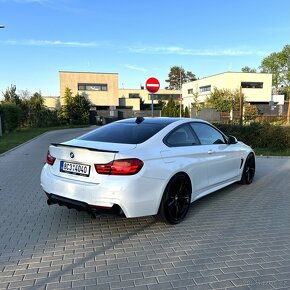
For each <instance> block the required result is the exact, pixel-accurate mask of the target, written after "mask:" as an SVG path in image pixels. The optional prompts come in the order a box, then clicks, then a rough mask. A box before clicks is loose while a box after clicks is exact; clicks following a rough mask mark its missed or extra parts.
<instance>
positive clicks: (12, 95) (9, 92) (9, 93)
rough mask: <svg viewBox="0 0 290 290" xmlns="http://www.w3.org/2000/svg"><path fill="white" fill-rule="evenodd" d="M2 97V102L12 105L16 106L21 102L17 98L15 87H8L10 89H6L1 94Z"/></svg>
mask: <svg viewBox="0 0 290 290" xmlns="http://www.w3.org/2000/svg"><path fill="white" fill-rule="evenodd" d="M2 95H3V97H4V102H9V103H13V104H16V105H19V104H20V102H21V100H20V98H19V96H18V95H17V94H16V86H15V85H10V88H9V87H8V88H7V89H6V91H5V92H4V93H3V92H2Z"/></svg>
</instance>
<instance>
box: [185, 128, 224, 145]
mask: <svg viewBox="0 0 290 290" xmlns="http://www.w3.org/2000/svg"><path fill="white" fill-rule="evenodd" d="M190 126H191V127H192V129H193V130H194V132H195V134H196V135H197V137H198V139H199V141H200V143H201V144H202V145H212V144H225V143H226V141H225V138H224V136H223V135H222V134H221V133H220V132H219V131H218V130H216V129H215V128H213V127H212V126H210V125H208V124H203V123H191V124H190Z"/></svg>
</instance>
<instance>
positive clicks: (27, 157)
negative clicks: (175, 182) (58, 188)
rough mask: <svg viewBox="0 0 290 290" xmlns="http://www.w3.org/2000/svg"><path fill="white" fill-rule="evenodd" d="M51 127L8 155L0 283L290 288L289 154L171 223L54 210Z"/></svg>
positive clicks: (2, 181) (0, 211)
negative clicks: (43, 179)
mask: <svg viewBox="0 0 290 290" xmlns="http://www.w3.org/2000/svg"><path fill="white" fill-rule="evenodd" d="M87 130H88V129H86V128H84V129H70V130H60V131H55V132H50V133H47V134H45V135H42V136H41V137H39V138H37V139H35V140H34V141H32V142H30V143H27V144H24V145H23V146H21V147H18V148H17V149H16V150H14V151H11V152H9V153H6V154H4V155H2V156H0V197H1V203H0V218H1V223H0V288H1V289H45V290H50V289H70V288H73V289H86V290H89V289H99V290H102V289H108V290H112V289H134V290H135V289H136V290H137V289H140V290H141V289H146V290H154V289H178V290H181V289H187V290H189V289H195V290H198V289H204V290H206V289H240V290H248V289H290V278H289V277H290V211H289V206H290V195H289V192H290V159H289V158H257V174H256V178H255V180H254V183H253V184H251V185H249V186H242V185H239V184H233V185H231V186H229V187H227V188H225V189H222V190H219V191H218V192H216V193H214V194H212V195H209V196H207V197H204V198H202V199H201V200H199V201H197V202H195V203H194V204H193V205H192V206H191V210H190V212H189V215H188V217H187V219H186V220H185V221H184V222H182V223H181V224H179V225H176V226H170V225H166V224H164V223H161V222H160V221H157V220H156V219H155V218H154V217H144V218H136V219H125V218H121V217H114V216H100V217H98V218H97V219H92V218H91V217H90V216H89V215H87V214H86V213H83V212H77V211H74V210H68V209H66V208H63V207H59V206H51V207H48V206H47V204H46V197H45V195H44V193H43V192H42V190H41V188H40V185H39V176H40V171H41V168H42V165H43V160H44V158H45V155H46V151H47V148H48V145H49V143H51V142H61V141H64V140H68V139H71V138H72V137H74V136H77V135H80V134H82V133H84V132H85V131H87Z"/></svg>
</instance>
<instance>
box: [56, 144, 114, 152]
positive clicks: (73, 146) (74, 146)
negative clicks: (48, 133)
mask: <svg viewBox="0 0 290 290" xmlns="http://www.w3.org/2000/svg"><path fill="white" fill-rule="evenodd" d="M51 145H52V146H55V147H58V146H63V147H70V148H80V149H87V150H90V151H96V152H107V153H119V151H114V150H105V149H95V148H90V147H83V146H76V145H68V144H61V143H51Z"/></svg>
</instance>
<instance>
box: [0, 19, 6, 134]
mask: <svg viewBox="0 0 290 290" xmlns="http://www.w3.org/2000/svg"><path fill="white" fill-rule="evenodd" d="M0 28H5V26H4V25H1V24H0ZM1 136H2V123H1V116H0V137H1Z"/></svg>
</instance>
